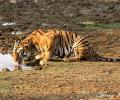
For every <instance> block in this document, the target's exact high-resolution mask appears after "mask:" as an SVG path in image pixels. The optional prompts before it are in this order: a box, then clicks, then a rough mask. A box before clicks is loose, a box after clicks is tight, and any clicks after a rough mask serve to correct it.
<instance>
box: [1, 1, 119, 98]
mask: <svg viewBox="0 0 120 100" xmlns="http://www.w3.org/2000/svg"><path fill="white" fill-rule="evenodd" d="M3 1H4V2H3ZM19 1H23V0H19ZM32 1H33V0H25V1H24V2H20V3H16V4H11V3H8V2H7V0H1V1H0V53H3V54H5V53H11V51H12V49H13V44H14V40H15V38H16V37H15V36H14V35H11V34H10V32H11V31H14V30H15V31H23V30H27V31H28V30H30V31H31V30H34V29H37V28H38V27H42V28H58V29H65V30H68V31H71V30H72V31H75V32H77V33H78V34H81V35H82V36H87V38H88V40H89V41H90V45H91V47H93V48H94V50H95V51H96V52H97V53H98V54H99V55H101V56H104V57H110V58H120V29H116V30H113V29H108V30H103V29H102V30H82V28H81V27H82V24H81V23H82V22H93V23H98V22H99V23H108V24H109V23H110V22H111V23H116V22H117V23H119V22H120V13H119V12H120V6H119V5H120V1H119V0H38V1H39V2H38V3H34V2H32ZM5 22H15V23H16V24H15V25H13V26H10V27H7V26H6V27H3V26H2V24H3V23H5ZM7 29H8V30H7ZM1 30H2V31H1ZM6 31H7V32H6ZM0 59H1V58H0ZM119 76H120V63H119V62H114V63H112V62H89V61H80V62H70V63H66V62H49V66H48V67H47V68H46V69H43V70H31V71H15V72H0V100H120V77H119Z"/></svg>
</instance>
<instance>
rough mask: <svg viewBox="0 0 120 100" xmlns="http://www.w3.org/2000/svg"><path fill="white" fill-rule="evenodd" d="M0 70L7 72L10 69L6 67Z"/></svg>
mask: <svg viewBox="0 0 120 100" xmlns="http://www.w3.org/2000/svg"><path fill="white" fill-rule="evenodd" d="M1 71H2V72H8V71H10V70H9V69H8V68H2V70H1Z"/></svg>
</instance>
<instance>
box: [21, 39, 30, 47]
mask: <svg viewBox="0 0 120 100" xmlns="http://www.w3.org/2000/svg"><path fill="white" fill-rule="evenodd" d="M22 43H23V44H24V46H29V45H31V44H32V42H31V41H30V40H26V41H22Z"/></svg>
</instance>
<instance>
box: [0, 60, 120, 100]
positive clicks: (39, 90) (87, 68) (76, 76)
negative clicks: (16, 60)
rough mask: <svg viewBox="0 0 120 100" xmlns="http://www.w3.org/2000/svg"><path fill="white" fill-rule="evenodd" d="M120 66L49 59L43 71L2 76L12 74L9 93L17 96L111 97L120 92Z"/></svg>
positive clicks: (33, 98) (53, 97) (31, 97)
mask: <svg viewBox="0 0 120 100" xmlns="http://www.w3.org/2000/svg"><path fill="white" fill-rule="evenodd" d="M119 66H120V63H107V62H74V63H65V62H57V63H56V62H50V66H48V67H47V69H44V70H41V71H34V70H33V71H23V72H10V73H0V76H1V75H2V76H4V77H3V79H4V78H6V79H8V78H9V77H10V81H11V82H12V84H10V87H12V89H11V90H9V91H12V92H10V93H12V94H11V95H10V97H12V98H14V99H15V98H19V99H28V100H36V99H37V100H39V99H40V98H44V99H48V98H49V99H50V100H51V99H52V100H54V99H55V100H56V98H58V100H59V99H60V98H64V99H67V100H68V99H70V98H72V100H73V99H74V100H79V99H80V98H81V99H82V98H86V99H90V100H93V98H97V99H99V98H102V99H103V100H107V99H108V100H109V99H110V98H112V96H114V95H115V96H118V95H120V83H119V82H120V77H118V76H120V67H119ZM6 82H8V83H9V80H6ZM1 84H4V82H3V83H2V81H1ZM100 93H103V94H105V95H103V96H102V95H99V94H100ZM106 94H107V95H106ZM7 97H8V95H7Z"/></svg>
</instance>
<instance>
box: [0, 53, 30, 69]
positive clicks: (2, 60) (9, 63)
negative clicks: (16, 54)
mask: <svg viewBox="0 0 120 100" xmlns="http://www.w3.org/2000/svg"><path fill="white" fill-rule="evenodd" d="M15 64H16V63H15V62H14V61H13V59H12V56H11V55H10V54H5V55H2V54H0V71H1V70H2V69H3V68H8V69H9V70H10V71H13V70H14V66H15ZM20 66H21V67H22V70H32V67H29V66H26V65H20Z"/></svg>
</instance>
